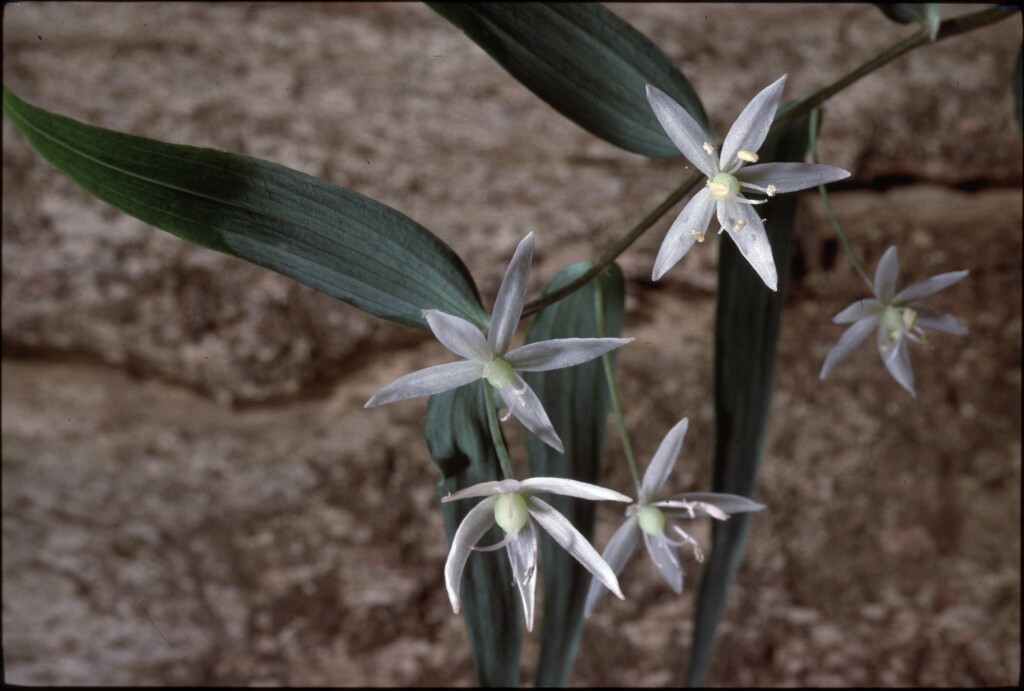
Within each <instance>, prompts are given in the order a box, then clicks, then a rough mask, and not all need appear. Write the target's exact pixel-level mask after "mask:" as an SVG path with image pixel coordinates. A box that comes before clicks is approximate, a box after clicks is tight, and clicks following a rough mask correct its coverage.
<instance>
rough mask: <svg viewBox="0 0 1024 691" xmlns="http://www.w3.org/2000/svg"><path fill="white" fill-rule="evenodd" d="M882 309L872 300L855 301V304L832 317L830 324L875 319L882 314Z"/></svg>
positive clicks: (880, 305) (881, 306)
mask: <svg viewBox="0 0 1024 691" xmlns="http://www.w3.org/2000/svg"><path fill="white" fill-rule="evenodd" d="M882 309H883V305H882V303H880V302H879V301H878V300H876V299H874V298H865V299H863V300H857V302H855V303H853V304H852V305H850V306H849V307H847V308H846V309H844V310H843V311H842V312H840V313H839V314H837V315H836V316H834V317H832V322H833V323H834V324H849V323H851V322H855V321H860V320H861V319H867V318H868V317H877V316H878V315H879V314H880V313H881V312H882Z"/></svg>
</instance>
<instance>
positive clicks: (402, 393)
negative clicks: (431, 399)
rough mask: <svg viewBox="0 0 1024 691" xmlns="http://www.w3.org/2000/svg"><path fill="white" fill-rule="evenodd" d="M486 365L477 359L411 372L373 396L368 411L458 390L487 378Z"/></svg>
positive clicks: (366, 406) (367, 403)
mask: <svg viewBox="0 0 1024 691" xmlns="http://www.w3.org/2000/svg"><path fill="white" fill-rule="evenodd" d="M483 373H484V365H483V364H481V363H479V362H476V361H475V360H462V361H460V362H449V363H446V364H444V365H434V366H433V367H427V368H426V369H421V370H417V371H415V372H410V373H409V374H406V375H405V376H403V377H399V378H398V379H396V380H394V381H393V382H391V383H390V384H388V385H387V386H385V387H384V388H382V389H381V390H380V391H378V392H377V393H375V394H373V395H372V396H370V400H368V401H367V402H366V405H365V406H363V407H364V408H372V407H374V406H378V405H383V404H385V403H391V402H393V401H402V400H405V399H407V398H416V397H417V396H432V395H434V394H436V393H441V392H442V391H448V390H450V389H457V388H458V387H460V386H464V385H466V384H468V383H470V382H472V381H476V380H477V379H479V378H480V377H482V376H483Z"/></svg>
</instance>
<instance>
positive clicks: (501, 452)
mask: <svg viewBox="0 0 1024 691" xmlns="http://www.w3.org/2000/svg"><path fill="white" fill-rule="evenodd" d="M482 386H483V387H484V406H485V407H486V408H487V427H488V428H489V429H490V430H491V441H492V442H493V443H494V450H495V451H496V452H497V454H498V463H500V464H501V472H502V474H503V475H504V476H505V479H506V480H511V479H512V478H513V477H515V476H514V475H513V474H512V459H511V458H510V457H509V455H508V448H507V447H506V446H505V437H503V436H502V435H501V425H500V424H499V423H498V411H496V410H495V406H494V393H493V392H492V390H491V385H490V384H489V383H488V382H486V381H484V382H482Z"/></svg>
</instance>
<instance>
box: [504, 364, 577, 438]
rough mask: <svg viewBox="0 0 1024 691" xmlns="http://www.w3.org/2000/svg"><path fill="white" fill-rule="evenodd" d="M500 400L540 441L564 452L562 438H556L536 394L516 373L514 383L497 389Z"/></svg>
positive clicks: (556, 434) (549, 420) (555, 433)
mask: <svg viewBox="0 0 1024 691" xmlns="http://www.w3.org/2000/svg"><path fill="white" fill-rule="evenodd" d="M498 393H499V395H500V396H501V400H502V401H504V402H505V405H506V406H508V408H509V409H510V410H511V411H512V414H513V415H515V416H516V418H517V419H518V420H519V421H520V422H521V423H523V425H524V426H525V427H526V429H528V430H530V431H531V432H533V433H534V434H535V435H537V438H538V439H540V440H541V441H542V442H544V443H545V444H547V445H548V446H550V447H551V448H553V449H555V450H556V451H558V453H565V448H564V447H563V446H562V440H561V439H559V438H558V433H557V432H555V428H554V426H553V425H552V424H551V419H550V418H549V417H548V414H547V413H546V412H544V406H543V405H541V402H540V399H539V398H537V394H535V393H534V392H533V389H531V388H530V385H529V384H527V383H526V381H524V380H523V378H522V377H520V376H519V375H518V374H516V375H515V384H514V385H513V386H509V387H506V388H504V389H499V390H498Z"/></svg>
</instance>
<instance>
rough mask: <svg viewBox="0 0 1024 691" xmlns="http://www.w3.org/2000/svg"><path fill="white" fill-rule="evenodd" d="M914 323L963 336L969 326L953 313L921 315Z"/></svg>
mask: <svg viewBox="0 0 1024 691" xmlns="http://www.w3.org/2000/svg"><path fill="white" fill-rule="evenodd" d="M914 325H915V326H920V327H923V328H925V329H934V330H935V331H942V332H944V333H948V334H956V335H957V336H963V335H964V334H966V333H967V327H966V326H965V325H964V324H962V323H961V322H960V320H959V319H957V318H956V317H954V316H953V315H952V314H943V315H942V316H941V317H926V316H923V315H919V316H918V317H917V320H916V321H915V322H914Z"/></svg>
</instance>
